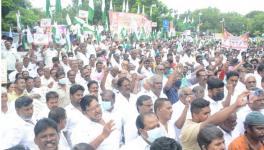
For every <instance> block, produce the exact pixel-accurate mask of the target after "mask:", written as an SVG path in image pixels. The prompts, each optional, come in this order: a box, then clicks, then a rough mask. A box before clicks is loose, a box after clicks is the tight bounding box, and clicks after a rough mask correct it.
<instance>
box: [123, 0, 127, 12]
mask: <svg viewBox="0 0 264 150" xmlns="http://www.w3.org/2000/svg"><path fill="white" fill-rule="evenodd" d="M125 10H126V0H123V8H122V12H125Z"/></svg>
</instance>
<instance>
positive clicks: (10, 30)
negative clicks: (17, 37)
mask: <svg viewBox="0 0 264 150" xmlns="http://www.w3.org/2000/svg"><path fill="white" fill-rule="evenodd" d="M8 36H9V37H13V33H12V29H11V27H9V34H8Z"/></svg>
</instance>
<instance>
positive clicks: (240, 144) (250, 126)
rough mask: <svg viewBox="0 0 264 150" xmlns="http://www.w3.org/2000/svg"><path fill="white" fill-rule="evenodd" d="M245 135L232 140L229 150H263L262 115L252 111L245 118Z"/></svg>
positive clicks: (263, 122) (263, 123)
mask: <svg viewBox="0 0 264 150" xmlns="http://www.w3.org/2000/svg"><path fill="white" fill-rule="evenodd" d="M244 127H245V133H244V134H243V135H240V136H239V137H237V138H236V139H235V140H233V141H232V142H231V143H230V145H229V147H228V149H229V150H251V149H252V150H255V149H257V150H263V149H264V144H263V140H264V115H263V114H262V113H261V112H258V111H253V112H251V113H249V114H248V115H247V116H246V119H245V122H244Z"/></svg>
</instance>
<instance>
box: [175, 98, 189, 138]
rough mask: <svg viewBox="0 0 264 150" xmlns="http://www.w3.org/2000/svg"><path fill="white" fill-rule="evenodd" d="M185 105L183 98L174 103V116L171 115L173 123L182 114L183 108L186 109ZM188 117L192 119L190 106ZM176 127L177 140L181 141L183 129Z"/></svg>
mask: <svg viewBox="0 0 264 150" xmlns="http://www.w3.org/2000/svg"><path fill="white" fill-rule="evenodd" d="M184 107H185V105H184V104H183V103H182V101H181V100H178V101H177V102H176V103H175V104H173V105H172V110H173V112H172V116H171V120H170V121H172V122H173V123H175V122H176V121H177V120H178V119H179V118H180V116H181V114H182V112H183V110H184ZM186 119H192V115H191V111H190V108H189V110H188V112H187V116H186ZM174 127H175V136H176V140H177V141H179V140H180V137H179V136H180V134H181V129H179V128H177V127H176V126H174Z"/></svg>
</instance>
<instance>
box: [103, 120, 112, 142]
mask: <svg viewBox="0 0 264 150" xmlns="http://www.w3.org/2000/svg"><path fill="white" fill-rule="evenodd" d="M114 126H115V123H114V120H110V121H109V122H107V123H106V124H105V125H104V129H103V132H102V136H103V137H104V138H107V137H108V136H109V135H110V134H111V132H112V131H113V130H114Z"/></svg>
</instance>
